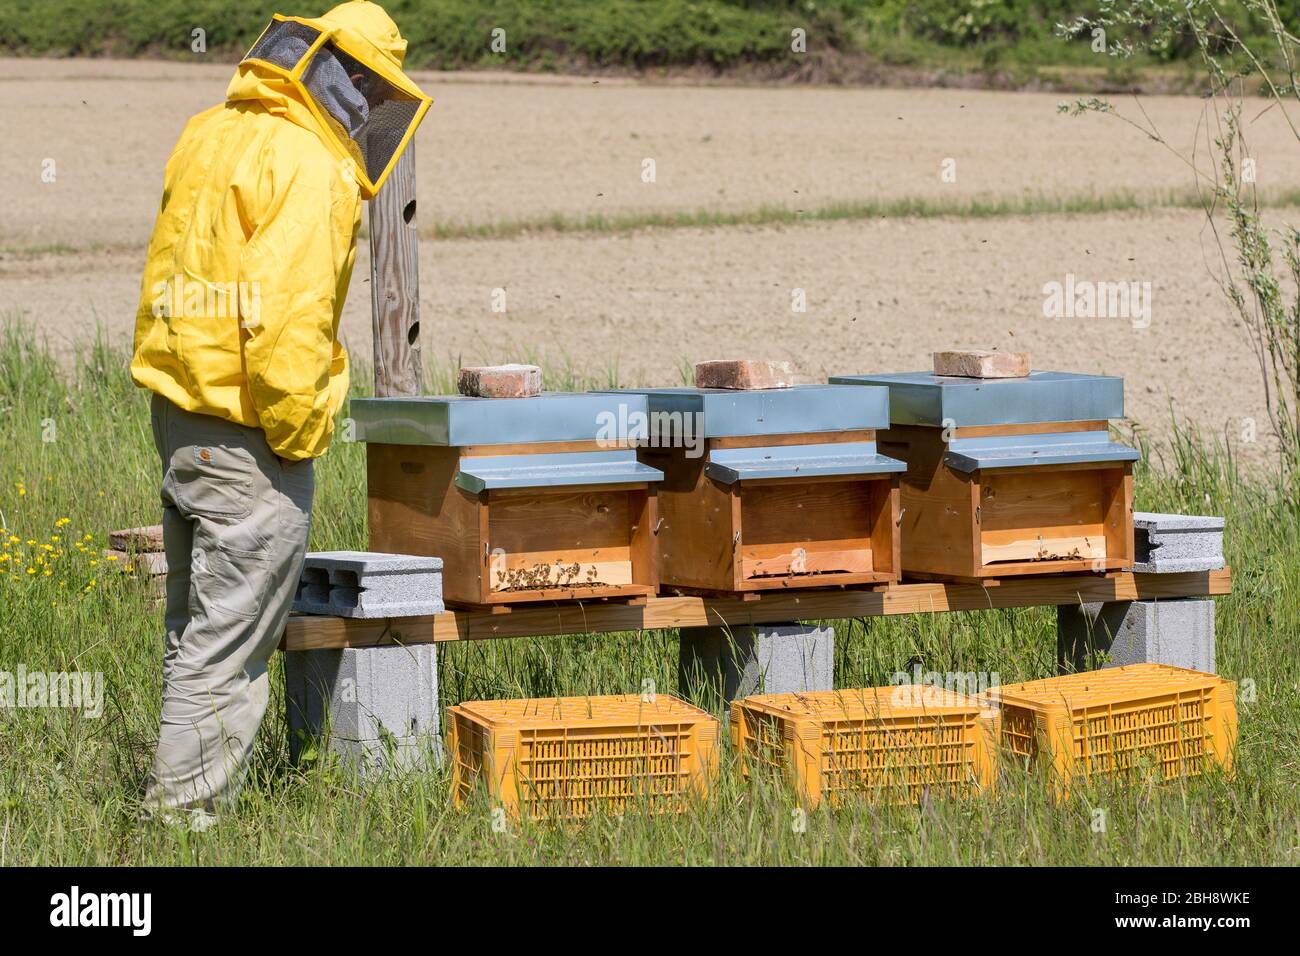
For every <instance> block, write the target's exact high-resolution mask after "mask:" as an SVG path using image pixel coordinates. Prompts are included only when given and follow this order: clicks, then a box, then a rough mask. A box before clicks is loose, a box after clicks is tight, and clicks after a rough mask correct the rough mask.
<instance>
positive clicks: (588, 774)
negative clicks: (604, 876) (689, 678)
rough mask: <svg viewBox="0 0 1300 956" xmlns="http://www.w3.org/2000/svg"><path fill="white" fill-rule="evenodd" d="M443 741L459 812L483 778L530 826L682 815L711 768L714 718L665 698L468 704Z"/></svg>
mask: <svg viewBox="0 0 1300 956" xmlns="http://www.w3.org/2000/svg"><path fill="white" fill-rule="evenodd" d="M447 735H448V753H449V754H450V755H451V760H452V792H453V796H454V798H455V801H456V803H457V805H459V804H461V803H462V802H463V801H464V800H465V798H466V797H467V796H468V795H469V794H470V792H471V790H472V788H473V787H474V786H476V785H477V783H478V782H479V781H482V783H483V784H485V785H486V786H487V788H488V792H489V793H490V794H491V795H492V796H493V797H494V798H495V799H497V800H499V801H500V802H501V804H502V805H503V806H505V807H506V808H507V809H508V810H510V811H511V812H514V813H518V814H521V815H525V816H528V817H531V818H533V819H537V818H541V817H550V818H557V819H572V818H579V817H585V816H588V815H590V814H591V813H592V812H593V811H594V810H596V809H597V808H598V807H599V808H600V810H601V811H602V812H605V813H622V812H623V811H624V810H626V809H629V808H632V807H637V806H639V807H644V808H647V809H649V810H651V811H666V810H680V809H682V808H683V806H684V804H685V799H684V798H685V797H687V795H689V794H691V793H695V794H698V795H701V796H702V795H704V794H705V793H707V792H708V789H709V786H710V783H711V782H712V780H713V778H714V777H715V776H716V774H717V767H718V721H717V720H716V719H715V718H713V717H712V716H711V715H709V714H708V713H706V712H705V711H702V710H700V709H699V708H698V707H692V706H691V705H690V704H688V703H685V702H684V701H681V700H678V699H676V698H675V697H669V696H666V695H664V694H659V695H656V696H655V697H654V698H653V699H652V700H649V701H647V700H643V699H642V697H641V696H639V695H636V694H628V695H624V696H611V697H558V698H554V697H552V698H540V699H530V700H478V701H467V702H465V703H462V704H459V705H457V706H455V707H451V708H449V709H448V711H447Z"/></svg>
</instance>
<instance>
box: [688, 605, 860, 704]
mask: <svg viewBox="0 0 1300 956" xmlns="http://www.w3.org/2000/svg"><path fill="white" fill-rule="evenodd" d="M834 672H835V629H834V628H832V627H811V626H809V625H806V624H755V625H746V626H741V627H736V628H726V627H684V628H682V631H681V649H680V654H679V658H678V678H677V686H678V687H679V688H680V689H681V690H682V692H683V693H687V694H689V695H690V696H692V697H693V698H694V699H696V700H707V702H708V703H709V704H710V705H711V706H716V705H717V704H719V703H720V702H725V704H727V705H730V704H731V702H732V701H733V700H737V699H739V698H741V697H748V696H749V695H750V694H786V693H793V692H796V691H815V690H833V689H834ZM719 695H720V696H721V701H719V700H718V697H719Z"/></svg>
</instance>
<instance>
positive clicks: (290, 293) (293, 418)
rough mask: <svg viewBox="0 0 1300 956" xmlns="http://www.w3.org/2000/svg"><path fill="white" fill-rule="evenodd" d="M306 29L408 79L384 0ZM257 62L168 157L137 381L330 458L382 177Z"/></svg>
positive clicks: (283, 453) (291, 84)
mask: <svg viewBox="0 0 1300 956" xmlns="http://www.w3.org/2000/svg"><path fill="white" fill-rule="evenodd" d="M282 19H284V18H277V21H279V20H282ZM298 23H300V24H306V25H310V26H312V27H314V28H316V29H319V30H325V31H333V32H334V33H335V34H337V33H339V32H340V31H339V24H343V25H344V30H345V31H350V32H348V33H347V36H348V39H349V40H350V41H351V42H350V45H349V46H348V47H347V48H346V55H345V56H343V57H341V59H342V62H344V63H345V64H348V65H349V66H348V71H353V70H357V69H359V68H358V67H357V65H356V64H357V63H358V62H360V63H362V64H365V65H370V64H371V63H375V64H379V63H380V61H385V60H386V61H388V62H385V63H382V64H380V65H381V66H382V68H383V71H384V74H385V75H386V76H398V77H400V62H401V57H402V54H403V53H404V52H405V41H402V40H401V38H400V34H398V32H397V28H396V26H394V25H393V23H392V21H391V20H390V19H389V18H388V16H387V14H385V13H384V12H383V11H382V9H380V8H379V7H378V6H377V5H376V4H373V3H368V2H359V0H353V2H349V3H345V4H343V5H341V6H340V7H337V8H335V9H334V10H332V11H330V13H328V14H326V16H325V17H323V18H320V19H319V20H304V21H298ZM285 25H286V24H285V23H273V24H272V27H271V28H268V33H270V32H271V31H272V30H273V29H274V28H276V27H277V26H285ZM288 25H289V26H294V23H293V22H289V23H288ZM298 29H300V30H301V29H302V28H301V27H299V28H298ZM307 35H308V37H309V40H310V36H311V34H310V33H308V34H307ZM264 36H266V34H264ZM295 39H296V38H295ZM259 42H261V41H259ZM299 45H300V46H302V47H303V48H305V47H306V44H304V43H301V42H300V43H299ZM316 49H317V48H316V47H313V50H316ZM257 50H258V47H256V46H255V47H254V48H253V51H250V54H249V57H250V58H251V57H253V56H254V54H255V53H256V51H257ZM268 56H269V54H268ZM349 57H351V58H349ZM250 58H246V59H245V60H244V62H242V63H241V64H240V67H239V70H238V73H237V74H236V76H235V78H234V79H233V80H232V81H231V84H230V87H229V89H228V90H227V91H226V102H225V104H224V105H222V106H218V107H215V108H213V109H210V110H208V111H206V112H204V113H200V114H199V115H198V116H195V117H194V118H192V119H191V120H190V121H189V123H188V124H187V125H186V127H185V130H184V132H183V133H182V134H181V138H180V141H179V142H178V143H177V144H176V147H175V149H174V150H173V151H172V154H171V157H170V158H169V159H168V161H167V168H166V173H165V175H164V186H163V198H162V207H161V210H160V211H159V214H158V220H157V223H156V224H155V226H154V231H153V237H152V239H151V240H150V243H149V253H148V259H147V261H146V264H145V270H144V278H143V281H142V288H141V298H140V306H139V309H138V311H137V314H136V325H135V354H134V357H133V359H132V362H131V377H132V379H133V380H134V381H135V383H136V384H137V385H140V386H142V387H144V388H148V389H150V390H152V391H154V392H157V393H158V394H160V395H162V396H163V397H165V398H167V399H169V400H170V401H172V402H174V403H175V404H176V405H179V406H180V407H181V408H184V409H186V410H187V411H191V412H196V413H199V414H205V415H214V416H217V417H219V418H224V419H228V420H230V421H234V422H238V423H239V424H242V425H248V426H251V427H257V428H261V429H262V430H263V431H264V432H265V434H266V439H267V442H268V443H269V444H270V446H271V449H272V450H273V451H274V452H275V453H276V454H277V455H279V456H280V457H282V458H286V459H290V460H298V459H303V458H312V457H316V456H318V455H321V454H323V453H324V452H325V450H326V448H327V447H328V446H329V443H330V439H331V437H332V436H333V432H334V417H335V416H336V415H337V413H338V411H339V409H340V408H341V406H342V404H343V400H344V397H345V395H346V394H347V389H348V359H347V354H346V352H345V351H344V350H343V348H342V346H341V345H340V344H339V342H338V327H339V316H340V314H341V312H342V309H343V302H344V299H345V298H346V297H347V291H348V283H349V281H350V279H351V275H352V265H353V260H354V258H355V255H356V238H357V232H358V229H359V228H360V225H361V200H362V199H363V198H370V196H371V195H373V189H377V188H378V185H382V180H381V181H380V182H379V184H378V185H376V184H375V183H374V182H373V181H372V180H371V179H368V178H367V177H366V175H365V173H364V170H361V171H359V170H358V169H357V163H356V162H355V161H354V160H353V159H351V158H350V157H349V154H348V151H347V150H344V149H341V148H340V147H339V143H338V136H339V134H340V132H341V131H342V129H343V128H342V127H340V126H338V125H336V124H331V123H330V122H329V121H328V120H326V119H324V116H325V115H327V114H325V113H323V111H322V109H321V108H320V105H319V104H318V103H315V102H308V100H309V98H311V94H310V93H309V92H308V89H307V86H306V85H305V83H303V82H296V81H295V79H296V77H295V76H292V75H286V72H285V71H284V70H279V69H274V68H271V67H270V66H268V65H267V64H266V63H261V62H258V61H256V60H254V59H250ZM305 60H306V57H304V61H305ZM289 65H290V66H292V64H289ZM331 65H333V64H331ZM336 70H337V68H336ZM395 71H396V72H395ZM303 73H304V71H303V70H302V69H299V70H298V71H297V74H298V75H299V76H301V75H302V74H303ZM337 75H341V76H343V77H345V79H346V75H347V73H346V72H345V71H337ZM408 82H409V81H408ZM411 88H412V89H414V87H413V86H412V87H411ZM348 92H349V94H350V95H351V96H352V97H353V98H358V94H357V93H356V92H355V91H353V90H351V89H350V88H349V91H348ZM416 92H417V93H418V90H416ZM421 95H422V94H421ZM361 103H362V105H361V108H360V109H361V110H362V111H364V107H365V100H364V98H362V99H361ZM426 105H427V101H426ZM371 112H372V113H373V112H376V109H375V107H374V105H373V103H372V106H371ZM420 115H421V116H422V115H423V112H422V111H421V112H420ZM416 122H418V119H417V120H416ZM331 125H333V127H334V128H332V129H331V128H330V127H331ZM411 132H412V133H413V132H414V128H413V126H412V129H411ZM408 140H409V135H408V137H407V140H402V143H401V146H402V147H404V146H405V143H406V141H408ZM349 145H350V144H349ZM400 148H401V147H399V149H400ZM352 153H353V155H360V154H359V153H357V151H356V149H355V148H353V149H352ZM392 159H393V163H395V162H396V154H395V153H393V155H392ZM388 168H389V169H391V165H390V166H389V167H388Z"/></svg>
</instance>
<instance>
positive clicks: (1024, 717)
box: [988, 664, 1237, 795]
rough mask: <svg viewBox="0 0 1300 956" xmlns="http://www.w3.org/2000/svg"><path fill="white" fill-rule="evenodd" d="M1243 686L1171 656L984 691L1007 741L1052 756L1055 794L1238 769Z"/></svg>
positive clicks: (1018, 751) (1021, 752) (1032, 754)
mask: <svg viewBox="0 0 1300 956" xmlns="http://www.w3.org/2000/svg"><path fill="white" fill-rule="evenodd" d="M1236 691H1237V685H1236V684H1235V683H1234V682H1233V681H1230V680H1225V679H1223V678H1222V677H1217V676H1215V675H1214V674H1203V673H1201V672H1200V671H1192V670H1186V669H1184V668H1181V667H1172V666H1170V665H1168V664H1131V665H1129V666H1127V667H1113V668H1107V669H1105V670H1099V671H1088V672H1086V673H1082V674H1069V675H1066V676H1063V677H1051V678H1048V679H1046V680H1037V681H1029V682H1028V683H1024V684H1009V685H1004V686H1002V687H999V688H995V689H993V690H991V691H989V692H988V695H989V698H990V699H991V700H993V701H1000V702H1001V715H1000V719H999V723H1000V731H999V735H1000V738H1001V743H1002V746H1003V747H1004V748H1005V749H1006V750H1007V751H1009V752H1010V753H1011V754H1012V755H1014V756H1015V757H1018V758H1021V759H1026V758H1027V759H1028V760H1030V761H1031V762H1035V761H1042V760H1046V761H1049V762H1050V763H1051V765H1052V767H1053V768H1054V770H1055V772H1056V775H1057V777H1056V785H1057V787H1058V793H1060V794H1061V795H1064V794H1066V793H1068V791H1069V786H1070V781H1071V780H1073V779H1075V778H1079V777H1082V778H1085V779H1091V778H1093V777H1098V776H1116V775H1119V776H1130V775H1131V776H1137V777H1141V778H1145V779H1165V780H1169V779H1173V778H1176V777H1191V776H1196V775H1198V774H1201V773H1204V772H1205V770H1206V769H1207V767H1208V766H1210V765H1211V764H1218V765H1220V766H1222V767H1223V768H1224V769H1225V770H1231V769H1232V760H1233V750H1234V748H1235V746H1236V741H1237V704H1236Z"/></svg>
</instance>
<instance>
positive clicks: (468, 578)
mask: <svg viewBox="0 0 1300 956" xmlns="http://www.w3.org/2000/svg"><path fill="white" fill-rule="evenodd" d="M381 191H382V190H381ZM459 463H460V459H459V457H458V453H457V450H456V449H455V448H444V447H441V446H437V445H379V444H370V445H367V446H366V482H367V491H368V496H367V499H366V511H367V517H368V520H369V525H370V539H369V540H370V545H369V547H370V550H372V551H381V552H387V553H391V554H427V555H437V556H439V557H441V558H442V559H443V572H442V587H443V593H444V594H445V595H446V599H447V600H448V601H465V602H468V603H478V602H480V601H482V600H483V599H484V596H485V594H486V591H487V574H486V572H487V569H488V567H489V554H488V549H487V546H486V545H487V517H486V509H485V508H484V506H483V504H482V502H480V501H479V497H478V496H477V495H474V494H471V493H470V492H468V491H465V490H464V489H463V488H460V487H459V486H457V485H456V483H455V476H456V469H457V468H458V467H459Z"/></svg>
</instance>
